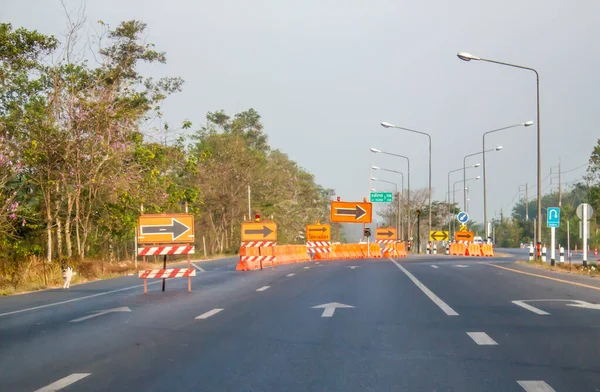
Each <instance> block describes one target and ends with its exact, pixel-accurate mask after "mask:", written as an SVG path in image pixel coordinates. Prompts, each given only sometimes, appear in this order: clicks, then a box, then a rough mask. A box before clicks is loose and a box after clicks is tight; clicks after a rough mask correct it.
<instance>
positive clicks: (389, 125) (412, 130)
mask: <svg viewBox="0 0 600 392" xmlns="http://www.w3.org/2000/svg"><path fill="white" fill-rule="evenodd" d="M381 126H382V127H384V128H396V129H401V130H403V131H408V132H413V133H418V134H419V135H424V136H427V137H428V138H429V231H431V135H430V134H428V133H426V132H421V131H415V130H414V129H409V128H403V127H399V126H397V125H393V124H390V123H387V122H382V123H381Z"/></svg>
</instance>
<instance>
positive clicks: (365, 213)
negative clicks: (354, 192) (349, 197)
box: [330, 201, 373, 223]
mask: <svg viewBox="0 0 600 392" xmlns="http://www.w3.org/2000/svg"><path fill="white" fill-rule="evenodd" d="M372 214H373V204H371V203H365V202H354V201H332V202H331V212H330V220H331V222H343V223H371V219H372Z"/></svg>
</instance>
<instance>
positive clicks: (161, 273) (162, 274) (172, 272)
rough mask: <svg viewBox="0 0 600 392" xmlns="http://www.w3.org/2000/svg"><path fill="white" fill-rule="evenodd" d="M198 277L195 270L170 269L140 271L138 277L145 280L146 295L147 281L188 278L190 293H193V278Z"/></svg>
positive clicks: (145, 291)
mask: <svg viewBox="0 0 600 392" xmlns="http://www.w3.org/2000/svg"><path fill="white" fill-rule="evenodd" d="M192 276H196V269H195V268H170V269H155V270H145V271H138V277H139V278H140V279H144V294H148V284H147V282H146V280H147V279H172V278H188V292H191V291H192V283H191V282H192V281H191V277H192Z"/></svg>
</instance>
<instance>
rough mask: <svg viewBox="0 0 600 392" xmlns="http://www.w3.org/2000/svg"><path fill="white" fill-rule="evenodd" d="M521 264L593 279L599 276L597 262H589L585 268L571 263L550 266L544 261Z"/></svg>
mask: <svg viewBox="0 0 600 392" xmlns="http://www.w3.org/2000/svg"><path fill="white" fill-rule="evenodd" d="M519 263H523V264H528V265H532V266H534V267H536V268H540V269H544V270H548V271H558V272H566V273H573V274H578V275H585V276H591V277H597V276H599V272H598V263H596V262H593V261H592V262H588V265H587V266H585V267H584V266H583V265H582V264H570V263H569V262H564V263H560V262H558V261H557V262H556V263H555V265H554V266H552V265H550V263H549V262H548V263H544V262H543V261H536V260H534V261H519Z"/></svg>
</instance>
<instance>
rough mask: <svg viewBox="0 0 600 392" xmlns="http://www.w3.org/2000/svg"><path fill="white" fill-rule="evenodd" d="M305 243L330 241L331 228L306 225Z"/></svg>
mask: <svg viewBox="0 0 600 392" xmlns="http://www.w3.org/2000/svg"><path fill="white" fill-rule="evenodd" d="M306 241H331V226H330V225H306Z"/></svg>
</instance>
